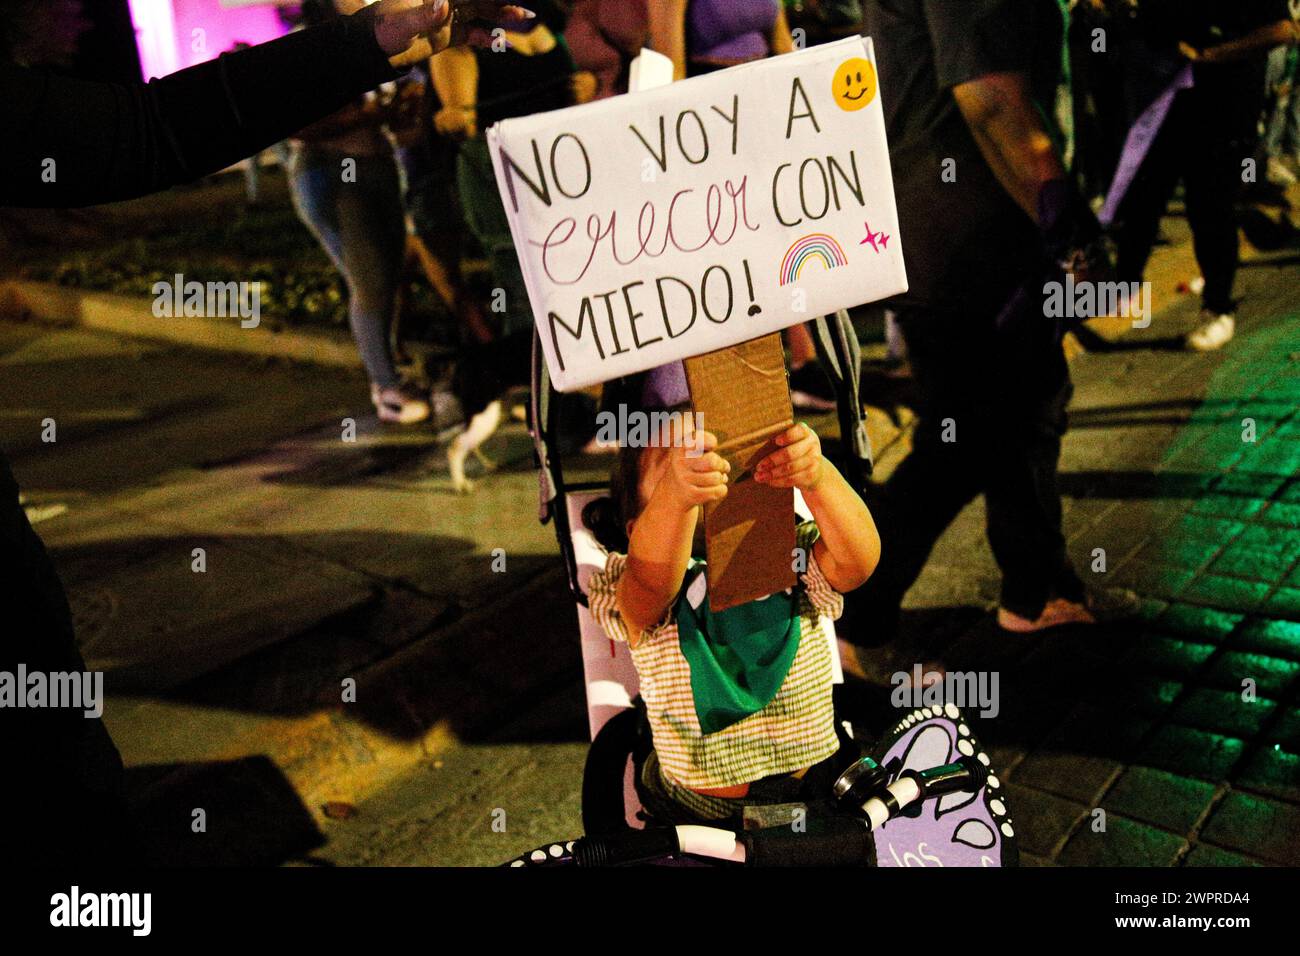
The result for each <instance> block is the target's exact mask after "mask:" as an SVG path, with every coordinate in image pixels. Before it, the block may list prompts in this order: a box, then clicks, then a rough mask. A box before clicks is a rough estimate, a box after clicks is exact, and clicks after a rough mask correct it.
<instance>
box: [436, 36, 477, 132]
mask: <svg viewBox="0 0 1300 956" xmlns="http://www.w3.org/2000/svg"><path fill="white" fill-rule="evenodd" d="M431 72H432V76H433V88H434V89H435V90H437V91H438V99H440V100H442V109H440V110H439V111H438V115H437V116H435V117H434V120H433V123H434V127H435V128H436V129H437V130H438V132H439V133H441V134H442V135H444V136H450V137H451V138H453V139H473V138H474V137H475V136H477V135H478V113H477V109H476V107H477V103H478V58H477V57H476V56H475V55H474V51H473V50H466V49H463V48H457V49H452V50H443V51H442V52H441V53H439V54H438V55H437V56H435V57H434V58H433V61H432V71H431Z"/></svg>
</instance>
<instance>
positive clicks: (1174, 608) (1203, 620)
mask: <svg viewBox="0 0 1300 956" xmlns="http://www.w3.org/2000/svg"><path fill="white" fill-rule="evenodd" d="M1244 617H1245V615H1243V614H1236V613H1233V612H1232V611H1222V610H1219V609H1217V608H1212V607H1201V606H1199V605H1195V604H1182V603H1178V602H1175V603H1173V604H1170V605H1169V607H1168V608H1167V609H1166V610H1165V613H1164V614H1163V615H1162V616H1161V618H1160V621H1159V628H1160V630H1162V631H1169V632H1171V633H1174V634H1178V635H1185V636H1188V637H1200V638H1207V637H1211V636H1213V637H1215V638H1222V637H1226V636H1227V635H1228V634H1230V633H1231V632H1232V631H1233V630H1234V629H1235V628H1236V627H1237V625H1238V624H1239V623H1241V621H1242V619H1243V618H1244ZM1216 643H1217V641H1216Z"/></svg>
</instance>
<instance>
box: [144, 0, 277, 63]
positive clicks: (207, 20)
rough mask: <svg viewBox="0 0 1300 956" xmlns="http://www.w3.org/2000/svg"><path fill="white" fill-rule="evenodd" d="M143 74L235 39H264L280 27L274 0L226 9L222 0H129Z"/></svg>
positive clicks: (211, 52) (211, 54)
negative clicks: (272, 0)
mask: <svg viewBox="0 0 1300 956" xmlns="http://www.w3.org/2000/svg"><path fill="white" fill-rule="evenodd" d="M129 3H130V7H131V20H132V22H133V23H134V24H135V31H136V46H137V48H138V49H139V51H140V66H141V71H142V72H143V73H144V77H145V79H149V78H151V77H155V76H166V75H167V74H168V73H174V72H176V71H177V70H180V69H184V68H185V67H187V66H193V65H194V64H195V63H202V62H204V61H206V60H211V59H214V58H215V57H217V56H219V55H220V54H221V53H223V52H224V51H226V50H228V49H230V48H231V47H232V46H233V45H234V44H235V43H236V42H239V41H243V42H245V43H252V44H258V43H265V42H266V41H267V40H274V39H275V38H276V37H279V36H283V35H284V33H285V28H284V26H283V24H281V22H280V17H279V15H278V14H277V13H276V9H275V6H274V5H266V6H245V7H238V8H234V9H228V8H226V7H224V6H222V3H221V0H129Z"/></svg>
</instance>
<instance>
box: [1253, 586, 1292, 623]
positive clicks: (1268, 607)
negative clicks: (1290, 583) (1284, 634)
mask: <svg viewBox="0 0 1300 956" xmlns="http://www.w3.org/2000/svg"><path fill="white" fill-rule="evenodd" d="M1260 610H1261V611H1263V612H1264V613H1265V614H1269V615H1273V616H1276V617H1286V618H1290V619H1292V620H1300V587H1295V588H1293V587H1281V588H1278V589H1277V590H1276V591H1274V592H1273V594H1272V595H1270V596H1269V598H1268V600H1267V601H1265V602H1264V603H1263V604H1262V605H1260Z"/></svg>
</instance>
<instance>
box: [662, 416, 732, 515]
mask: <svg viewBox="0 0 1300 956" xmlns="http://www.w3.org/2000/svg"><path fill="white" fill-rule="evenodd" d="M690 420H691V416H690V415H684V416H683V417H682V422H683V423H685V424H684V426H683V425H678V424H674V426H673V430H672V435H673V438H672V441H673V444H672V447H671V448H669V449H668V455H669V458H668V470H667V472H666V473H665V474H664V476H663V478H661V479H660V486H661V487H662V488H663V490H664V493H665V494H667V495H669V496H670V497H671V499H672V500H673V501H674V502H675V503H676V504H677V505H679V506H680V507H681V508H682V510H684V511H689V510H690V509H692V508H697V507H699V506H700V505H707V504H709V503H711V502H716V501H721V500H722V499H723V498H725V497H727V473H728V472H730V471H731V465H729V464H727V460H726V459H725V458H723V457H722V456H721V455H719V454H718V453H717V452H716V451H714V449H715V448H717V447H718V438H717V436H716V435H714V434H713V433H712V432H706V431H704V430H703V429H701V430H699V431H696V430H695V429H694V428H693V427H692V423H691V421H690ZM657 492H658V489H656V493H657Z"/></svg>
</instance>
